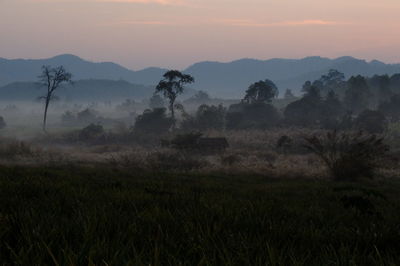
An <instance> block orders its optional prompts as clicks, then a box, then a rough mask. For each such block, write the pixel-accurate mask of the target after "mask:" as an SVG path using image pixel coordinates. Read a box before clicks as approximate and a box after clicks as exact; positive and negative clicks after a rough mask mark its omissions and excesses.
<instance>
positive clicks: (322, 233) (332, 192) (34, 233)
mask: <svg viewBox="0 0 400 266" xmlns="http://www.w3.org/2000/svg"><path fill="white" fill-rule="evenodd" d="M0 191H1V193H0V261H1V264H2V265H14V264H16V265H399V264H400V255H398V253H399V250H400V201H399V198H398V195H399V192H400V182H399V181H398V180H395V179H390V178H386V179H379V178H378V179H375V180H365V181H360V182H357V183H350V182H333V181H328V180H325V179H286V180H285V179H275V178H270V177H268V176H261V175H260V176H257V175H224V174H214V175H212V174H207V175H205V174H193V173H187V174H185V173H180V174H174V173H159V174H155V173H152V174H147V173H144V172H142V173H139V172H135V171H133V170H129V169H125V170H124V169H117V168H113V167H102V166H97V167H82V166H57V167H29V166H7V167H6V166H2V167H1V168H0Z"/></svg>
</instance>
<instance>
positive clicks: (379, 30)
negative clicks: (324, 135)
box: [0, 0, 400, 69]
mask: <svg viewBox="0 0 400 266" xmlns="http://www.w3.org/2000/svg"><path fill="white" fill-rule="evenodd" d="M399 14H400V1H399V0H379V1H376V0H336V1H328V0H0V22H1V23H0V36H1V41H0V57H5V58H45V57H51V56H54V55H57V54H63V53H72V54H75V55H78V56H81V57H83V58H86V59H90V60H93V61H113V62H116V63H120V64H122V65H124V66H127V67H129V68H133V69H140V68H144V67H148V66H161V67H167V68H185V67H187V66H188V65H190V64H192V63H194V62H197V61H203V60H213V61H230V60H234V59H239V58H257V59H268V58H275V57H283V58H301V57H305V56H314V55H320V56H327V57H338V56H344V55H350V56H355V57H359V58H364V59H367V60H371V59H378V60H382V61H385V62H400V53H399V52H398V50H399V49H398V48H399V47H400V34H399V29H400V16H399Z"/></svg>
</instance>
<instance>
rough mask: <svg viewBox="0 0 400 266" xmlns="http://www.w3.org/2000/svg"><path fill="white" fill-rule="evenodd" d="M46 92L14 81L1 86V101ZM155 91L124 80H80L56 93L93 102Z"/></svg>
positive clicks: (63, 97) (31, 97)
mask: <svg viewBox="0 0 400 266" xmlns="http://www.w3.org/2000/svg"><path fill="white" fill-rule="evenodd" d="M44 92H45V89H44V88H41V87H40V86H39V85H38V84H37V83H35V82H13V83H10V84H8V85H5V86H3V87H0V100H1V101H35V100H36V99H37V98H38V97H39V96H41V95H43V94H44ZM153 92H154V86H144V85H136V84H131V83H129V82H127V81H124V80H119V81H114V80H100V79H90V80H79V81H75V82H74V83H73V85H65V86H63V87H61V88H59V89H58V90H57V91H56V93H55V95H56V96H57V97H58V98H60V99H61V100H66V101H74V102H84V101H86V102H91V101H107V100H123V99H141V98H144V97H146V98H148V97H150V96H151V95H152V94H153Z"/></svg>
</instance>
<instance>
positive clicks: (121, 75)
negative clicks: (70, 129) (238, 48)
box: [0, 54, 400, 99]
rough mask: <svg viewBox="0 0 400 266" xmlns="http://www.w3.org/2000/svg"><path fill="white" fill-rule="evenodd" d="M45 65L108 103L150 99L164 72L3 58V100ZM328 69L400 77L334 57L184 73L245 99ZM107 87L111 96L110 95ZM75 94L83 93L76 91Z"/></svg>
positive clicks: (70, 58)
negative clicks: (262, 86) (265, 86)
mask: <svg viewBox="0 0 400 266" xmlns="http://www.w3.org/2000/svg"><path fill="white" fill-rule="evenodd" d="M43 65H50V66H59V65H63V66H64V67H65V68H66V69H67V70H68V71H70V72H71V73H72V74H73V79H74V80H75V81H81V83H84V85H83V84H81V85H82V86H83V87H84V89H82V90H85V93H86V94H88V93H89V94H90V93H93V92H94V91H96V88H100V87H101V88H102V89H101V90H98V91H96V93H95V94H96V97H97V98H99V97H100V98H105V99H107V98H109V97H114V96H115V95H117V94H121V96H122V97H125V96H126V97H128V96H132V97H139V96H141V97H147V96H148V95H151V93H152V92H153V90H154V86H155V84H157V83H158V81H159V80H160V79H161V78H162V75H163V74H164V73H165V71H166V69H163V68H155V67H152V68H146V69H143V70H139V71H134V70H130V69H128V68H125V67H122V66H120V65H118V64H115V63H112V62H101V63H96V62H90V61H87V60H84V59H82V58H80V57H77V56H74V55H68V54H66V55H59V56H55V57H52V58H49V59H37V60H33V59H4V58H0V86H2V87H0V97H2V98H3V99H4V97H5V98H7V97H6V96H7V95H8V94H9V93H11V92H12V91H13V90H17V89H14V88H19V89H18V90H19V91H20V92H21V93H22V92H23V90H24V88H25V90H26V89H28V87H29V89H31V88H32V83H31V82H34V81H36V80H37V76H38V75H39V74H40V71H41V67H42V66H43ZM330 69H337V70H338V71H340V72H343V73H344V74H345V76H346V77H347V78H349V77H350V76H352V75H358V74H360V75H364V76H372V75H375V74H389V75H392V74H395V73H400V64H385V63H383V62H380V61H377V60H373V61H370V62H368V61H366V60H362V59H357V58H354V57H349V56H345V57H339V58H336V59H329V58H324V57H306V58H303V59H278V58H276V59H269V60H256V59H240V60H236V61H232V62H228V63H221V62H209V61H208V62H199V63H195V64H193V65H192V66H190V67H188V68H186V69H183V70H182V71H183V72H185V73H187V74H191V75H192V76H194V78H195V80H196V82H195V83H194V84H193V85H191V88H192V89H195V90H203V91H206V92H208V93H209V94H210V95H211V96H214V97H223V98H241V97H242V96H243V94H244V91H245V90H246V88H247V87H248V86H249V85H250V84H251V83H253V82H255V81H258V80H262V79H270V80H272V81H273V82H275V84H276V85H277V86H278V88H279V89H280V91H281V93H283V92H284V90H285V89H287V88H289V89H292V91H293V92H295V93H299V92H300V89H301V87H302V84H303V83H304V82H305V81H307V80H315V79H318V78H319V77H320V76H321V75H323V74H325V73H327V72H328V71H329V70H330ZM85 80H86V81H85ZM139 84H140V85H139ZM107 88H108V90H111V91H112V92H107ZM74 91H75V92H74V93H79V91H78V90H76V89H75V90H74ZM71 93H72V92H71ZM22 94H23V93H22ZM72 94H73V93H72ZM72 94H71V95H72ZM87 96H89V95H87ZM71 97H72V98H74V97H73V95H72V96H71ZM8 98H9V97H8ZM11 98H12V97H11ZM97 98H96V99H97Z"/></svg>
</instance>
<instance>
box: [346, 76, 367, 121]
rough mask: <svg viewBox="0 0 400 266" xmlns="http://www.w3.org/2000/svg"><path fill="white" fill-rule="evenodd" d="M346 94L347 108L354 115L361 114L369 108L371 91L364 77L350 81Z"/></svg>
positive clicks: (352, 78)
mask: <svg viewBox="0 0 400 266" xmlns="http://www.w3.org/2000/svg"><path fill="white" fill-rule="evenodd" d="M347 83H348V88H347V90H346V93H345V98H344V103H345V105H346V108H347V109H348V110H350V111H352V112H353V113H356V114H357V113H360V112H362V111H363V110H365V109H367V108H368V107H369V103H370V97H371V91H370V89H369V87H368V84H367V81H366V79H365V78H364V77H363V76H360V75H358V76H355V77H354V76H353V77H351V78H350V79H349V81H348V82H347Z"/></svg>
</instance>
